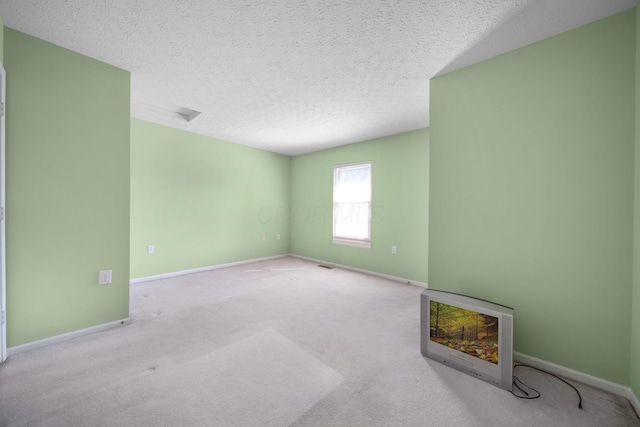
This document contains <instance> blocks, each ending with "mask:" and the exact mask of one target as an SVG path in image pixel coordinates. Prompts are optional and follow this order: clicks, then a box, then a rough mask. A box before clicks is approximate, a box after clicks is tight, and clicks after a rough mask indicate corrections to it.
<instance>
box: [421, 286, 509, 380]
mask: <svg viewBox="0 0 640 427" xmlns="http://www.w3.org/2000/svg"><path fill="white" fill-rule="evenodd" d="M420 305H421V309H420V310H421V337H420V347H421V351H422V354H423V355H424V356H426V357H428V358H430V359H433V360H436V361H438V362H440V363H443V364H445V365H448V366H450V367H452V368H455V369H458V370H460V371H462V372H465V373H467V374H469V375H472V376H474V377H476V378H479V379H481V380H483V381H486V382H488V383H491V384H493V385H496V386H498V387H501V388H504V389H506V390H511V387H512V381H513V378H512V377H513V309H512V308H510V307H506V306H503V305H500V304H496V303H492V302H489V301H485V300H482V299H478V298H474V297H471V296H467V295H459V294H454V293H450V292H444V291H437V290H434V289H426V290H425V291H424V292H423V293H422V295H421V304H420Z"/></svg>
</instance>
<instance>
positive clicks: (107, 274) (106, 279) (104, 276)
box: [98, 270, 111, 285]
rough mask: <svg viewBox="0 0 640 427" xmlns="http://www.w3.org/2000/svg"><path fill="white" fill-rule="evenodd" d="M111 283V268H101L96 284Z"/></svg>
mask: <svg viewBox="0 0 640 427" xmlns="http://www.w3.org/2000/svg"><path fill="white" fill-rule="evenodd" d="M109 283H111V270H101V271H100V273H99V274H98V285H108V284H109Z"/></svg>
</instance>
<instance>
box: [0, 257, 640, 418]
mask: <svg viewBox="0 0 640 427" xmlns="http://www.w3.org/2000/svg"><path fill="white" fill-rule="evenodd" d="M421 292H422V288H419V287H416V286H412V285H404V284H401V283H397V282H393V281H389V280H385V279H381V278H377V277H372V276H368V275H364V274H360V273H355V272H351V271H347V270H343V269H338V268H334V269H324V268H319V267H318V266H317V265H316V264H313V263H310V262H308V261H304V260H300V259H297V258H290V257H288V258H281V259H276V260H271V261H264V262H257V263H253V264H246V265H241V266H235V267H229V268H225V269H219V270H213V271H208V272H202V273H197V274H191V275H187V276H181V277H175V278H171V279H163V280H156V281H152V282H145V283H138V284H134V285H131V318H132V322H131V323H130V324H128V325H125V326H122V327H119V328H116V329H113V330H109V331H105V332H99V333H95V334H91V335H87V336H83V337H80V338H76V339H73V340H70V341H66V342H64V343H61V344H56V345H52V346H49V347H44V348H39V349H36V350H32V351H29V352H25V353H21V354H17V355H14V356H12V357H10V358H9V359H8V360H7V362H5V363H4V364H2V365H0V426H2V427H9V426H66V427H73V426H154V427H158V426H243V427H244V426H296V427H303V426H367V427H372V426H510V427H511V426H582V427H584V426H640V420H639V419H638V417H637V416H636V414H635V412H634V411H633V408H632V406H631V405H630V404H629V402H628V401H627V400H626V399H624V398H622V397H620V396H616V395H612V394H610V393H606V392H604V391H601V390H598V389H595V388H592V387H589V386H586V385H582V384H579V383H575V382H572V383H573V384H574V385H575V386H576V387H577V388H578V389H579V390H580V392H581V394H582V399H583V403H582V404H583V409H579V408H578V398H577V395H576V393H575V392H574V391H573V390H572V389H571V388H569V387H568V386H566V385H565V384H563V383H561V382H560V381H558V380H556V379H554V378H552V377H549V376H547V375H544V374H541V373H538V372H536V371H533V370H526V369H523V370H522V371H519V372H518V373H517V374H518V377H519V378H520V379H521V380H522V381H524V382H525V383H527V384H529V385H531V386H532V387H534V388H536V389H537V390H539V391H540V392H541V397H540V398H539V399H536V400H523V399H518V398H516V397H514V396H513V395H512V394H510V393H509V392H507V391H504V390H502V389H499V388H497V387H494V386H492V385H489V384H486V383H484V382H482V381H479V380H477V379H475V378H472V377H471V376H468V375H465V374H463V373H460V372H458V371H455V370H453V369H451V368H448V367H446V366H443V365H440V364H438V363H435V362H432V361H430V360H427V359H425V358H424V357H422V355H421V354H420V345H419V334H420V325H419V319H420V298H419V297H420V293H421ZM515 319H516V322H517V311H516V317H515Z"/></svg>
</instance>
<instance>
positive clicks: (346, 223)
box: [333, 162, 371, 248]
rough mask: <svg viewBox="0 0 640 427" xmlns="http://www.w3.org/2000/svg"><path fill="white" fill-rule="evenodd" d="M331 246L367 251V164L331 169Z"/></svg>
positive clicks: (369, 214) (368, 176) (368, 181)
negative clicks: (346, 246)
mask: <svg viewBox="0 0 640 427" xmlns="http://www.w3.org/2000/svg"><path fill="white" fill-rule="evenodd" d="M333 243H339V244H343V245H350V246H358V247H361V248H371V162H363V163H355V164H350V165H343V166H336V167H335V168H334V169H333Z"/></svg>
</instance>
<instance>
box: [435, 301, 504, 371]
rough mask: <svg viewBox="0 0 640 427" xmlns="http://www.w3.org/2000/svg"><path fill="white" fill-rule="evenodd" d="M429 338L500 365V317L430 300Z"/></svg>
mask: <svg viewBox="0 0 640 427" xmlns="http://www.w3.org/2000/svg"><path fill="white" fill-rule="evenodd" d="M430 309H431V310H430V312H431V319H430V329H431V331H430V340H431V341H433V342H437V343H439V344H442V345H446V346H447V347H449V348H452V349H454V350H458V351H462V352H464V353H467V354H470V355H471V356H474V357H477V358H478V359H482V360H486V361H487V362H491V363H495V364H496V365H497V364H498V318H497V317H493V316H489V315H487V314H482V313H478V312H475V311H471V310H466V309H464V308H460V307H454V306H452V305H449V304H444V303H441V302H435V301H430Z"/></svg>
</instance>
